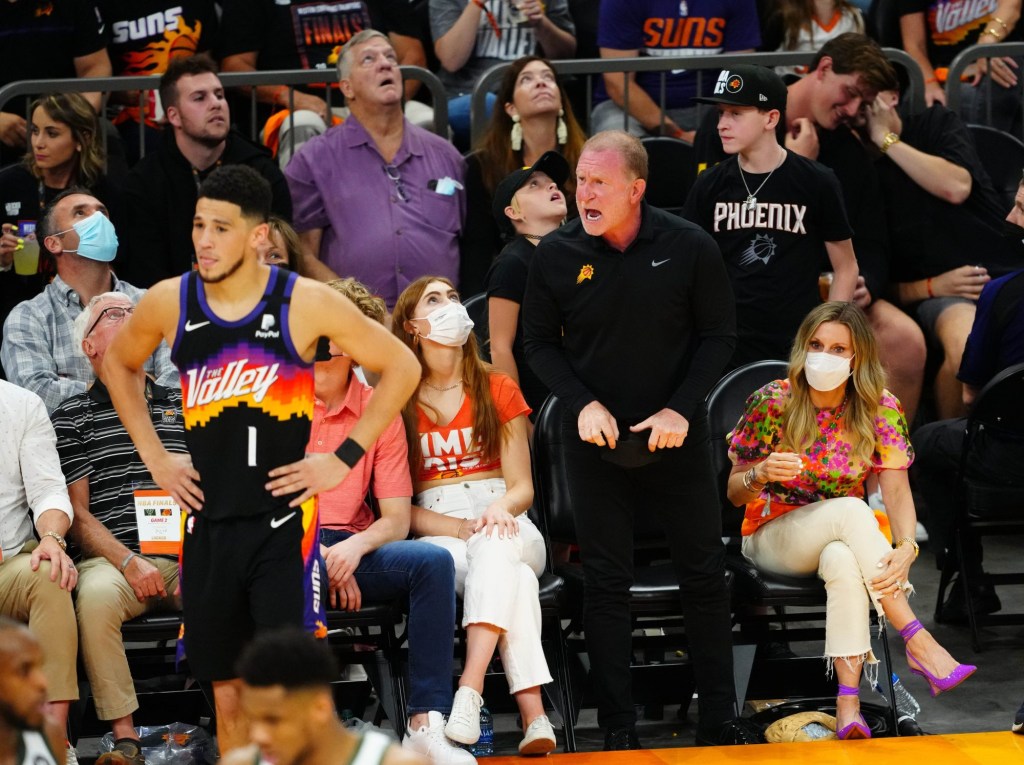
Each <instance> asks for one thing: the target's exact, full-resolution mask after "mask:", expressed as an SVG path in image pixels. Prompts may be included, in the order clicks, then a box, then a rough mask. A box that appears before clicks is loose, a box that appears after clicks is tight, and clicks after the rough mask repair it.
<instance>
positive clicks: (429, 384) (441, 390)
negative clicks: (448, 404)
mask: <svg viewBox="0 0 1024 765" xmlns="http://www.w3.org/2000/svg"><path fill="white" fill-rule="evenodd" d="M423 384H424V385H426V386H427V387H428V388H432V389H433V390H436V391H437V392H438V393H447V392H448V391H450V390H455V389H456V388H458V387H459V386H460V385H462V380H458V381H457V382H453V383H452V384H451V385H446V386H445V387H443V388H442V387H441V386H439V385H434V384H433V383H432V382H430V380H427V379H424V380H423Z"/></svg>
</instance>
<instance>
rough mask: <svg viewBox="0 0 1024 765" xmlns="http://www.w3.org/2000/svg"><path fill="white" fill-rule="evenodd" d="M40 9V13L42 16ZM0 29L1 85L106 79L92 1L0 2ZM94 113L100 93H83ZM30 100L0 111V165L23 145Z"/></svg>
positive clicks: (103, 39) (101, 31)
mask: <svg viewBox="0 0 1024 765" xmlns="http://www.w3.org/2000/svg"><path fill="white" fill-rule="evenodd" d="M44 9H45V12H44ZM0 29H2V30H4V44H3V45H4V58H3V66H0V86H3V85H7V84H8V83H10V82H17V81H18V80H54V79H63V78H67V77H109V76H110V72H111V69H110V57H109V56H108V55H107V32H106V28H105V25H104V23H103V20H102V19H101V18H100V17H99V15H98V14H97V13H96V10H95V8H94V7H93V4H92V3H89V2H81V0H49V2H47V3H46V4H45V5H40V4H39V3H35V2H24V1H23V0H14V2H5V3H0ZM83 95H84V96H85V98H86V100H87V101H88V102H89V103H90V104H92V107H93V110H94V111H96V112H99V109H100V100H101V94H100V93H84V94H83ZM30 100H31V98H30V97H28V96H24V97H18V98H15V99H13V100H11V101H8V102H7V103H6V104H3V109H4V111H2V112H0V166H2V165H6V164H8V163H10V162H14V161H16V160H17V159H18V158H19V157H20V156H21V155H22V153H23V152H24V150H25V148H26V146H27V145H28V123H27V122H26V121H25V115H26V113H27V112H26V109H25V107H26V106H27V105H28V103H29V101H30Z"/></svg>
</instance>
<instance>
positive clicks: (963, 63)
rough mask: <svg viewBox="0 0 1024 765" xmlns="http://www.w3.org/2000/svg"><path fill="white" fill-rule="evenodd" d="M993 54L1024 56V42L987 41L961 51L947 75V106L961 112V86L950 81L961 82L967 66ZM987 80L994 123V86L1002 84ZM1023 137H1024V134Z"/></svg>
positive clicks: (1023, 129) (997, 55) (988, 119)
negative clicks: (951, 84)
mask: <svg viewBox="0 0 1024 765" xmlns="http://www.w3.org/2000/svg"><path fill="white" fill-rule="evenodd" d="M993 56H995V57H997V58H998V57H1001V56H1012V57H1014V58H1021V57H1024V42H1001V43H986V44H984V45H972V46H971V47H969V48H964V50H962V51H960V53H959V54H958V55H957V57H956V58H954V59H953V61H952V63H950V65H949V74H948V75H946V106H948V107H949V108H950V109H952V110H953V111H954V112H957V113H959V111H960V101H961V93H960V88H951V87H949V83H951V82H956V83H959V82H960V79H961V78H962V77H963V75H964V72H966V71H967V67H969V66H970V65H971V64H973V63H974V62H975V61H977V60H978V59H979V58H992V57H993ZM1017 76H1018V77H1020V76H1022V75H1021V72H1020V71H1018V72H1017ZM986 80H987V81H986V82H985V87H986V89H987V91H988V93H987V95H988V98H986V103H987V109H988V112H987V114H986V117H987V124H992V98H991V94H992V88H995V87H1000V86H998V85H996V84H995V83H994V82H992V78H991V77H988V78H986ZM1022 131H1024V128H1022ZM1021 137H1022V138H1024V134H1022V136H1021Z"/></svg>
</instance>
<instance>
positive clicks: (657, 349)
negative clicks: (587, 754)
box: [522, 131, 763, 749]
mask: <svg viewBox="0 0 1024 765" xmlns="http://www.w3.org/2000/svg"><path fill="white" fill-rule="evenodd" d="M646 178H647V154H646V151H645V150H644V148H643V146H642V145H641V144H640V142H639V141H638V140H637V139H635V138H633V137H631V136H629V135H627V134H626V133H623V132H619V131H609V132H604V133H598V134H597V135H596V136H594V137H593V138H591V139H590V140H589V141H587V143H586V145H585V146H584V148H583V153H582V155H581V156H580V159H579V164H578V165H577V168H576V184H577V185H576V204H577V206H578V207H579V211H580V217H579V219H578V220H576V221H573V222H571V223H569V224H567V225H566V226H564V227H562V228H561V229H559V230H558V231H555V232H553V233H552V234H549V235H548V236H547V237H545V238H544V240H543V241H542V242H541V243H540V244H539V245H538V246H537V251H536V256H535V257H534V259H533V263H532V266H531V269H530V276H529V280H528V283H527V290H526V296H525V298H524V301H523V311H522V315H523V325H524V330H525V334H526V354H527V360H528V362H529V364H530V366H531V367H532V368H533V369H534V371H535V372H536V373H537V375H538V376H539V377H540V378H541V380H542V381H543V382H544V383H545V384H546V385H547V386H548V387H549V388H550V389H551V391H552V392H553V393H554V394H555V395H557V396H558V398H559V399H560V400H561V401H562V403H563V404H564V405H565V408H566V419H565V421H564V423H563V428H564V430H565V438H564V439H563V443H564V448H565V458H566V463H567V466H568V471H569V481H570V485H571V488H572V493H573V508H574V512H575V513H576V519H575V520H576V534H577V538H578V541H579V545H580V552H581V556H582V560H583V568H584V572H585V580H586V600H585V605H584V627H585V630H586V635H587V650H588V653H589V654H590V663H591V678H592V679H593V682H594V688H595V691H596V693H597V697H598V724H599V725H600V726H601V728H602V729H603V730H604V732H605V749H636V748H639V742H638V741H637V737H636V729H635V722H636V718H635V714H634V711H633V701H632V698H631V683H630V674H629V654H630V637H631V625H630V617H629V588H630V585H631V584H632V574H633V568H632V567H633V548H632V544H631V543H630V541H629V540H631V539H632V526H633V518H632V515H633V513H634V511H635V509H638V510H639V511H640V512H653V513H656V514H657V515H658V517H659V520H660V522H661V524H662V526H663V527H664V529H665V533H666V537H667V540H668V544H669V547H670V548H671V552H672V560H673V564H674V566H675V571H676V575H677V576H678V578H679V584H680V589H681V594H682V602H683V615H684V617H685V618H686V633H687V636H688V637H689V640H690V653H691V656H692V658H693V667H694V672H695V674H696V680H697V690H698V694H699V698H700V724H699V725H698V728H697V743H698V744H743V743H757V742H758V741H759V740H760V741H763V738H760V737H759V735H758V734H756V733H755V732H754V729H753V727H752V726H750V725H749V724H747V723H745V721H743V720H740V719H738V718H736V699H735V694H734V690H733V677H732V639H731V637H730V632H731V625H730V617H729V595H728V592H727V590H726V586H725V576H724V572H723V557H724V547H723V545H722V540H721V535H722V534H721V529H722V524H721V517H720V514H719V508H720V504H719V500H718V496H717V493H716V489H715V485H714V478H713V471H712V468H711V464H710V455H709V451H708V443H707V442H708V425H707V412H706V411H705V409H704V398H705V396H706V395H707V393H708V390H710V388H711V386H712V385H714V384H715V382H717V380H718V378H719V375H720V374H721V372H722V370H723V369H724V368H725V365H726V364H727V363H728V361H729V358H730V356H731V355H732V351H733V347H734V345H735V343H736V316H735V303H734V299H733V295H732V290H731V288H730V286H729V279H728V276H727V275H726V271H725V265H724V263H723V260H722V256H721V253H720V252H719V250H718V246H717V245H716V244H715V242H714V240H713V239H711V237H710V236H708V235H707V234H706V233H705V232H704V231H703V230H701V229H700V228H699V227H698V226H696V225H694V224H692V223H690V222H688V221H685V220H683V219H682V218H678V217H676V216H673V215H670V214H668V213H665V212H663V211H661V210H658V209H656V208H653V207H649V206H648V205H647V204H646V203H645V202H644V201H643V196H644V191H645V189H646V185H647V184H646ZM563 330H564V334H563ZM640 496H644V497H646V498H647V500H648V502H647V503H645V504H644V506H643V507H642V508H635V506H636V504H637V498H638V497H640Z"/></svg>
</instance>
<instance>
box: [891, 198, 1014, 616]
mask: <svg viewBox="0 0 1024 765" xmlns="http://www.w3.org/2000/svg"><path fill="white" fill-rule="evenodd" d="M1006 220H1007V221H1008V222H1009V223H1010V224H1011V225H1012V226H1013V227H1014V229H1015V230H1016V239H1015V241H1014V243H1015V244H1016V246H1017V247H1018V249H1021V239H1022V237H1024V228H1021V227H1022V226H1024V179H1022V180H1021V186H1020V188H1019V189H1018V191H1017V198H1016V200H1015V202H1014V206H1013V209H1012V210H1010V212H1009V214H1008V215H1007V216H1006ZM1021 363H1024V270H1018V271H1015V272H1013V273H1010V274H1007V275H1006V276H1002V277H1000V278H998V279H993V280H992V281H990V282H988V283H987V284H986V285H985V287H984V289H982V291H981V296H980V297H979V298H978V307H977V312H976V313H975V316H974V325H973V326H972V328H971V333H970V335H969V336H968V337H967V346H966V348H965V349H964V354H963V359H962V361H961V363H960V370H959V373H958V375H957V376H958V378H959V379H960V380H961V381H962V382H963V400H964V404H965V405H966V406H967V407H970V405H971V404H972V403H973V402H974V399H975V398H976V397H977V395H978V393H979V392H980V391H981V389H982V388H984V387H985V385H986V384H987V383H988V382H989V381H990V380H991V379H992V378H993V377H995V376H996V375H997V374H998V373H999V372H1001V371H1002V370H1004V369H1006V368H1008V367H1011V366H1014V365H1015V364H1021ZM965 425H966V420H965V419H964V418H963V417H960V418H955V419H949V420H942V421H939V422H930V423H928V424H927V425H924V426H922V427H920V428H918V429H917V430H916V431H914V449H915V451H916V452H917V460H916V461H915V462H914V466H913V468H911V471H910V478H911V481H912V483H913V486H914V490H915V491H917V492H918V494H919V495H920V496H921V498H922V499H923V500H924V504H925V508H926V515H925V519H924V520H925V526H926V527H927V528H928V544H929V547H931V548H932V551H933V552H934V554H935V564H936V566H937V567H938V568H940V569H941V568H943V566H944V565H946V563H947V557H948V556H949V555H951V554H955V553H954V551H953V549H952V528H953V520H954V518H955V516H956V512H957V505H956V503H957V497H958V494H957V487H956V480H957V476H958V473H959V469H960V452H961V447H962V445H963V438H964V427H965ZM967 467H968V470H969V471H970V473H971V475H974V476H977V477H978V478H980V479H982V480H985V481H991V482H993V483H997V484H1002V485H1005V486H1024V443H1022V440H1021V434H1020V433H1008V432H999V431H997V430H995V429H992V428H986V429H985V430H984V431H982V432H981V433H979V434H978V435H977V436H976V441H975V448H974V450H973V451H972V452H971V455H970V461H969V463H968V466H967ZM964 543H965V544H964V553H965V560H964V564H965V565H966V568H967V570H968V572H969V573H970V574H973V575H974V576H975V582H977V585H976V589H974V590H973V591H972V593H971V595H972V597H973V599H974V606H975V609H976V611H977V612H978V613H983V614H988V613H993V612H995V611H998V610H999V609H1000V607H1001V604H1000V602H999V598H998V596H997V595H996V592H995V589H994V588H993V587H992V585H991V584H989V583H988V582H986V581H985V580H984V571H983V570H982V547H981V540H979V539H978V538H977V537H975V536H973V535H969V536H967V537H966V538H965V539H964ZM937 618H939V620H940V621H944V622H962V621H965V620H966V619H967V611H966V603H965V600H964V587H963V583H962V582H961V581H960V579H959V577H958V578H957V579H956V580H955V581H954V583H953V588H952V589H951V590H950V592H949V596H948V597H947V598H946V602H945V603H944V604H943V605H942V608H941V609H940V611H939V613H938V615H937Z"/></svg>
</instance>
